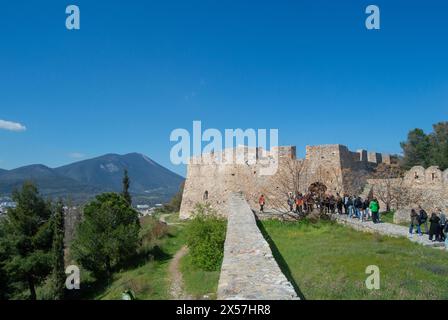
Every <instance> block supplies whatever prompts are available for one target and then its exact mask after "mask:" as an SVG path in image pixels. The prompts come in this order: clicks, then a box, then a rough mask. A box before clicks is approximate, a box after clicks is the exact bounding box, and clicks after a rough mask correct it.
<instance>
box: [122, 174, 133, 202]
mask: <svg viewBox="0 0 448 320" xmlns="http://www.w3.org/2000/svg"><path fill="white" fill-rule="evenodd" d="M130 185H131V180H130V179H129V175H128V170H124V176H123V193H122V195H123V198H125V200H126V201H127V202H128V203H129V205H132V197H131V194H130V193H129V186H130Z"/></svg>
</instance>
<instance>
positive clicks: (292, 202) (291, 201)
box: [288, 192, 294, 212]
mask: <svg viewBox="0 0 448 320" xmlns="http://www.w3.org/2000/svg"><path fill="white" fill-rule="evenodd" d="M288 206H289V212H293V211H294V198H293V196H292V192H290V193H289V195H288Z"/></svg>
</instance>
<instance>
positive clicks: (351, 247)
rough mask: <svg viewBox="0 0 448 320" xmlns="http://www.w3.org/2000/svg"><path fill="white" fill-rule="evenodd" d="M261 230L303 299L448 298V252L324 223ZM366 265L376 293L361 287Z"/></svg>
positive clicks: (269, 225) (272, 224)
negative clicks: (374, 271) (376, 277)
mask: <svg viewBox="0 0 448 320" xmlns="http://www.w3.org/2000/svg"><path fill="white" fill-rule="evenodd" d="M260 226H261V229H262V230H263V229H264V230H263V231H264V232H265V233H267V234H268V235H269V236H268V237H267V238H268V241H269V242H271V243H270V244H271V247H272V249H273V253H274V255H275V256H276V259H277V261H278V262H279V264H280V266H281V268H282V270H283V272H284V273H285V274H286V276H287V277H288V278H290V280H292V282H293V284H295V285H296V286H297V287H298V288H299V289H300V291H301V293H302V294H303V295H304V297H305V298H306V299H448V253H447V252H443V251H440V250H435V249H431V248H425V247H423V246H420V245H418V244H415V243H412V242H410V241H408V240H407V239H405V238H390V237H384V236H379V235H373V234H367V233H362V232H357V231H354V230H352V229H350V228H348V227H344V226H341V225H337V224H334V223H331V222H326V221H321V222H319V223H317V224H310V223H309V222H307V221H302V222H295V223H291V222H289V223H287V222H280V221H263V222H261V223H260ZM369 265H376V266H378V267H379V269H380V275H381V278H380V279H381V288H380V290H368V289H367V288H366V286H365V280H366V278H367V277H368V275H367V274H365V270H366V267H367V266H369Z"/></svg>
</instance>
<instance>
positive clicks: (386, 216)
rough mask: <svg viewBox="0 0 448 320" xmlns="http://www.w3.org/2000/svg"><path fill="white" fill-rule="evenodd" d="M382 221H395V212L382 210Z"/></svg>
mask: <svg viewBox="0 0 448 320" xmlns="http://www.w3.org/2000/svg"><path fill="white" fill-rule="evenodd" d="M380 216H381V221H382V222H388V223H394V213H393V212H382V213H381V214H380Z"/></svg>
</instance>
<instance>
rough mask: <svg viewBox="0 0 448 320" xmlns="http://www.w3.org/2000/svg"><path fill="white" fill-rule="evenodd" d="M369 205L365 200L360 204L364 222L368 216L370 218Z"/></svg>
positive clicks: (367, 200)
mask: <svg viewBox="0 0 448 320" xmlns="http://www.w3.org/2000/svg"><path fill="white" fill-rule="evenodd" d="M369 204H370V202H369V199H365V200H364V202H363V203H362V209H363V210H364V215H365V218H366V221H367V220H369V216H370V214H369Z"/></svg>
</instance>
